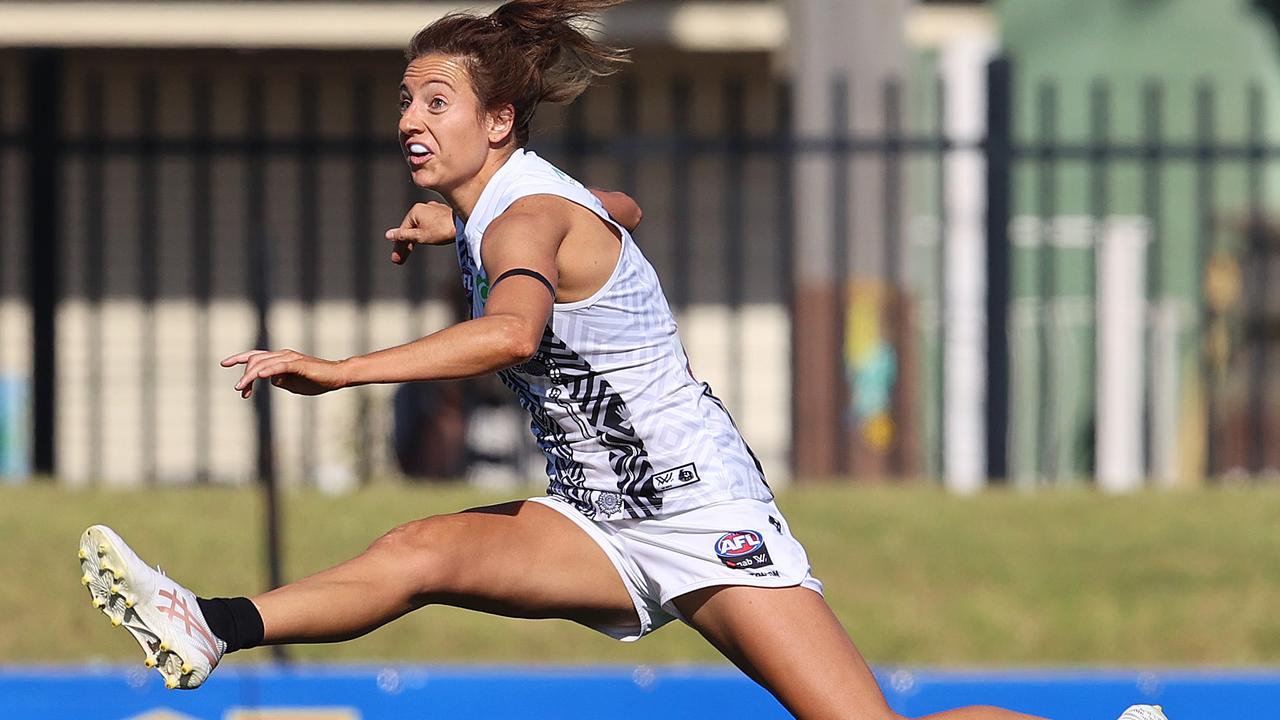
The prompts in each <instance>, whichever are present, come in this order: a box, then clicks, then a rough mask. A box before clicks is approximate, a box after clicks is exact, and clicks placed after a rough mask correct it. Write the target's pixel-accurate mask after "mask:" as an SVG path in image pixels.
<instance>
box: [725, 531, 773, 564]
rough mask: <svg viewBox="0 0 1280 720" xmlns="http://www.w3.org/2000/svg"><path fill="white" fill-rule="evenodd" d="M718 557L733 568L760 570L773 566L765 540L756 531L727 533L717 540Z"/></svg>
mask: <svg viewBox="0 0 1280 720" xmlns="http://www.w3.org/2000/svg"><path fill="white" fill-rule="evenodd" d="M716 555H717V556H718V557H719V558H720V562H722V563H724V564H725V565H728V566H729V567H731V568H759V567H764V566H766V565H772V564H773V559H772V558H770V557H769V549H768V548H767V547H765V544H764V538H762V537H760V533H758V532H756V531H755V530H738V531H736V532H731V533H725V534H724V535H721V536H720V539H719V540H716Z"/></svg>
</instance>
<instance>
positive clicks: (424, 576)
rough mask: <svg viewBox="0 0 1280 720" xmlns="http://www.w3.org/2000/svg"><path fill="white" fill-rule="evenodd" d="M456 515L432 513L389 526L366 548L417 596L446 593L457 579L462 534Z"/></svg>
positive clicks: (370, 556) (370, 554)
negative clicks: (386, 530) (392, 526)
mask: <svg viewBox="0 0 1280 720" xmlns="http://www.w3.org/2000/svg"><path fill="white" fill-rule="evenodd" d="M459 525H460V523H459V522H458V519H457V516H455V515H435V516H432V517H427V518H422V519H420V520H413V521H411V522H407V523H405V524H403V525H399V526H397V527H395V528H392V529H391V530H390V531H388V532H387V533H386V534H385V535H383V536H382V537H380V538H378V539H377V540H375V541H374V542H373V544H372V545H370V546H369V549H368V550H366V551H365V555H366V557H368V558H370V559H371V560H373V561H374V562H377V563H379V564H381V565H384V566H385V567H387V568H388V569H389V570H390V571H391V572H393V573H395V574H396V575H397V576H398V577H399V578H400V579H401V580H403V581H404V582H405V583H407V584H408V585H409V587H410V589H411V591H412V592H413V593H414V594H416V595H422V596H424V597H427V598H429V596H431V595H436V594H441V593H448V592H449V591H450V589H451V586H452V585H453V584H454V583H455V582H456V579H457V574H458V569H459V562H458V556H459V553H460V550H461V549H460V548H459V547H458V543H459V541H460V539H461V538H462V537H463V534H462V533H461V532H460V530H461V528H460V527H459Z"/></svg>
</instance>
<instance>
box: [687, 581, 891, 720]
mask: <svg viewBox="0 0 1280 720" xmlns="http://www.w3.org/2000/svg"><path fill="white" fill-rule="evenodd" d="M674 602H675V605H676V607H677V609H679V610H680V614H681V615H682V616H683V617H684V619H685V620H686V622H688V623H689V624H690V625H692V626H693V627H694V629H696V630H697V631H698V632H699V633H701V634H702V635H703V636H704V637H705V638H706V639H707V640H708V641H710V642H711V644H712V645H714V646H716V648H717V649H718V650H720V652H722V653H724V655H725V656H726V657H728V658H729V659H730V660H732V661H733V663H734V664H736V665H737V666H738V667H739V668H741V669H742V671H743V672H745V673H747V674H748V675H750V676H751V678H752V679H754V680H755V681H756V682H758V683H760V684H761V685H763V686H764V687H766V688H767V689H768V690H769V691H770V692H772V693H773V694H774V696H775V697H777V698H778V700H779V702H781V703H782V704H783V705H785V706H786V707H787V709H788V710H790V711H791V712H792V714H794V715H796V716H797V717H801V718H805V719H806V720H810V719H816V718H822V719H826V718H859V719H860V720H882V719H893V718H898V715H896V714H895V713H894V712H893V711H892V710H891V709H890V708H889V705H888V703H886V702H885V699H884V694H883V693H881V692H880V686H879V685H878V684H877V683H876V679H875V676H874V675H872V674H871V670H870V668H868V667H867V663H866V662H865V661H864V660H863V659H862V655H861V654H860V653H859V652H858V649H857V648H856V647H854V645H853V642H852V641H851V640H850V639H849V636H848V634H846V633H845V631H844V628H843V627H842V626H841V625H840V621H839V620H838V619H836V616H835V614H834V613H832V612H831V609H830V608H829V607H828V606H827V603H826V601H825V600H823V598H822V596H821V595H819V594H818V593H816V592H814V591H813V590H810V589H808V588H804V587H799V586H796V587H787V588H759V587H746V586H718V587H711V588H705V589H703V590H697V591H694V592H691V593H689V594H687V595H683V596H681V597H678V598H676V599H675V601H674Z"/></svg>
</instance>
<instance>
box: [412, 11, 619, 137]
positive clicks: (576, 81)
mask: <svg viewBox="0 0 1280 720" xmlns="http://www.w3.org/2000/svg"><path fill="white" fill-rule="evenodd" d="M624 1H625V0H510V2H507V3H505V4H503V5H502V6H501V7H499V8H498V9H497V10H494V11H493V12H492V13H490V14H489V15H487V16H484V17H481V16H477V15H471V14H469V13H453V14H450V15H446V16H445V17H443V18H441V19H439V20H437V21H436V22H434V23H432V24H431V25H428V26H427V27H425V28H423V29H422V30H419V31H418V33H417V34H416V35H414V36H413V39H412V40H411V41H409V49H408V51H407V52H406V55H407V56H408V58H409V60H410V61H413V60H416V59H418V58H420V57H422V56H424V55H428V54H430V53H442V54H445V55H452V56H457V57H461V58H463V59H464V61H465V62H466V64H467V70H468V72H469V73H470V75H471V84H472V86H473V89H474V90H475V93H476V96H477V97H479V98H480V104H481V106H482V107H484V108H485V109H488V110H493V109H497V108H500V107H502V106H504V105H507V104H510V105H512V106H513V107H514V108H515V114H516V116H515V133H516V142H517V144H518V145H520V146H524V145H525V143H527V142H528V141H529V123H530V121H531V120H532V119H533V113H534V111H535V110H537V108H538V104H539V103H543V102H552V103H567V102H569V101H571V100H573V99H574V98H576V97H578V95H580V94H581V93H582V91H583V90H586V89H587V86H588V85H590V84H591V81H592V80H593V79H595V78H597V77H601V76H604V75H609V74H611V73H613V72H615V71H616V70H617V69H618V66H619V65H621V64H622V63H625V62H627V53H626V51H625V50H619V49H616V48H612V47H609V46H608V45H605V44H603V43H600V42H597V41H595V40H592V39H591V38H590V37H588V36H587V34H586V32H584V30H585V29H586V28H587V27H589V26H590V24H591V23H592V16H593V14H595V13H597V12H600V11H601V10H605V9H607V8H610V7H613V6H615V5H620V4H622V3H623V2H624Z"/></svg>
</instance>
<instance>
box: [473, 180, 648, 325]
mask: <svg viewBox="0 0 1280 720" xmlns="http://www.w3.org/2000/svg"><path fill="white" fill-rule="evenodd" d="M522 190H523V189H522ZM582 192H585V193H587V194H588V195H590V191H589V190H586V189H585V188H584V189H583V190H582ZM538 195H551V196H553V197H557V198H560V199H561V200H565V201H568V202H571V203H573V204H574V205H577V206H579V207H582V208H586V209H587V210H588V211H590V212H591V213H592V214H594V215H595V216H596V217H597V218H599V219H600V220H601V221H602V222H604V223H605V224H606V225H607V226H608V227H609V228H611V229H612V230H613V234H614V235H615V236H616V237H617V238H618V259H617V260H616V261H615V262H614V264H613V272H611V273H609V279H608V280H605V281H604V283H603V284H602V285H601V286H600V287H599V288H598V289H596V291H595V292H593V293H591V295H590V296H588V297H585V298H583V299H581V300H575V301H573V302H568V303H562V302H557V303H555V304H554V309H555V310H559V311H562V312H567V311H571V310H581V309H583V308H587V307H591V306H592V305H594V304H596V303H597V302H599V301H600V298H602V297H604V295H605V293H607V292H609V289H610V288H612V287H613V285H614V283H616V282H617V280H618V276H619V275H620V274H621V271H622V261H623V258H624V257H625V256H626V253H627V243H629V242H633V241H632V240H631V233H629V232H627V229H626V228H624V227H622V226H621V225H619V224H618V223H617V222H616V221H614V219H613V218H611V217H609V214H608V213H607V212H605V211H604V209H603V207H601V208H595V207H592V206H591V205H588V204H586V203H585V202H582V201H581V200H579V199H577V198H573V197H569V195H568V194H567V193H565V192H564V190H563V189H562V188H559V187H555V186H547V185H539V186H534V187H532V188H529V191H528V192H523V191H522V192H520V193H519V194H518V195H515V196H513V197H512V198H511V199H510V201H508V202H507V203H506V204H505V206H504V207H503V208H502V210H501V212H498V213H496V214H495V215H494V218H495V219H496V218H498V217H500V216H501V215H502V213H504V212H506V211H507V210H509V209H511V206H512V205H514V204H515V203H516V201H517V200H523V199H524V198H527V197H536V196H538ZM590 197H591V198H592V199H595V196H594V195H590ZM596 203H597V204H599V200H596ZM487 229H488V228H487V226H486V230H487ZM482 245H483V243H482ZM480 252H481V257H480V262H481V263H483V262H484V257H483V252H484V250H483V247H482V248H481V250H480Z"/></svg>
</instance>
